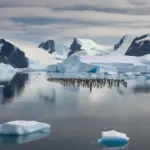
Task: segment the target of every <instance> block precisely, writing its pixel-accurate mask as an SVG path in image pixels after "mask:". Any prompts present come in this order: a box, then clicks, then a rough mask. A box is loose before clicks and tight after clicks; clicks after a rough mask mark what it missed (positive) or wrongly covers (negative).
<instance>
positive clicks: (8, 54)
mask: <svg viewBox="0 0 150 150" xmlns="http://www.w3.org/2000/svg"><path fill="white" fill-rule="evenodd" d="M0 62H3V63H5V64H10V65H11V66H13V67H14V68H27V67H28V58H26V56H25V53H24V52H22V51H21V50H20V49H19V48H17V47H15V46H14V45H13V44H11V43H9V42H7V41H5V40H4V39H1V40H0Z"/></svg>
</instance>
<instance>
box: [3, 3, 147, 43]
mask: <svg viewBox="0 0 150 150" xmlns="http://www.w3.org/2000/svg"><path fill="white" fill-rule="evenodd" d="M144 33H150V0H0V36H1V38H19V39H25V40H29V41H34V42H40V41H43V40H47V39H54V40H55V41H56V42H57V43H58V42H59V43H62V42H68V41H70V40H72V38H73V37H81V38H92V39H94V40H96V41H98V42H99V43H102V44H103V43H111V42H110V41H115V40H117V39H118V38H119V37H120V36H123V35H124V34H128V35H129V36H136V35H140V34H144Z"/></svg>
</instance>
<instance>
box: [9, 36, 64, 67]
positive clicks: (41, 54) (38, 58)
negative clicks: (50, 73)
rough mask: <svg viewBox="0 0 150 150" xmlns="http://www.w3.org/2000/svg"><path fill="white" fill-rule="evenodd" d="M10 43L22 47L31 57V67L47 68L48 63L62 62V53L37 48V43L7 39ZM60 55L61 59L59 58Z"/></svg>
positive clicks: (28, 56)
mask: <svg viewBox="0 0 150 150" xmlns="http://www.w3.org/2000/svg"><path fill="white" fill-rule="evenodd" d="M7 41H9V42H10V43H12V44H13V45H15V46H17V47H18V48H20V49H21V50H22V51H23V52H24V53H25V55H26V57H27V58H29V62H31V63H29V68H32V69H33V68H35V69H37V68H40V69H41V68H46V66H47V64H57V63H58V62H62V56H61V55H54V54H53V55H51V54H49V53H47V52H46V51H45V50H43V49H41V48H37V44H36V43H32V42H27V41H23V40H18V39H17V40H16V39H7ZM59 57H60V59H59Z"/></svg>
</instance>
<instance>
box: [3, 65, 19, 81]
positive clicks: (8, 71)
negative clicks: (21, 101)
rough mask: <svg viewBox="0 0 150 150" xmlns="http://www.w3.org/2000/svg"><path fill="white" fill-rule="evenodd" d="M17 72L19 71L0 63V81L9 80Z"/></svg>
mask: <svg viewBox="0 0 150 150" xmlns="http://www.w3.org/2000/svg"><path fill="white" fill-rule="evenodd" d="M17 71H19V69H15V68H13V67H12V66H10V65H6V64H4V63H0V81H2V80H11V79H12V77H13V76H14V75H15V73H16V72H17Z"/></svg>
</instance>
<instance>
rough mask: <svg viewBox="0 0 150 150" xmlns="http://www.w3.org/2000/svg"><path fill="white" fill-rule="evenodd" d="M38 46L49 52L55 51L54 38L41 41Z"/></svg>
mask: <svg viewBox="0 0 150 150" xmlns="http://www.w3.org/2000/svg"><path fill="white" fill-rule="evenodd" d="M38 47H39V48H42V49H44V50H46V51H48V52H49V53H51V54H52V53H53V52H55V42H54V40H48V41H46V42H42V43H41V44H40V45H39V46H38Z"/></svg>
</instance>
